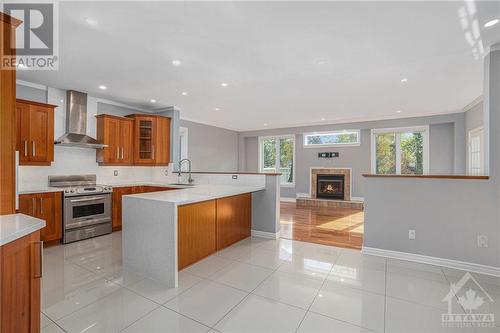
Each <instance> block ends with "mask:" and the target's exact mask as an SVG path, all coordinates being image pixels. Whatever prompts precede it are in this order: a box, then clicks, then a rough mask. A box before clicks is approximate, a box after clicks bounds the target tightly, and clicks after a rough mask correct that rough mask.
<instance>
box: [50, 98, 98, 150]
mask: <svg viewBox="0 0 500 333" xmlns="http://www.w3.org/2000/svg"><path fill="white" fill-rule="evenodd" d="M55 144H56V145H61V146H68V147H80V148H93V149H102V148H105V147H107V145H103V144H101V143H99V142H97V140H96V139H94V138H91V137H90V136H88V135H87V94H85V93H82V92H78V91H74V90H68V91H67V92H66V133H64V135H63V136H61V137H60V138H59V139H57V140H56V141H55Z"/></svg>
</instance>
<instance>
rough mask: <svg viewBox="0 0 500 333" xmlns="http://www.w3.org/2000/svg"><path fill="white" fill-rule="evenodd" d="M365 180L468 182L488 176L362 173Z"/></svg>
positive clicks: (487, 177) (484, 178)
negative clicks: (402, 179)
mask: <svg viewBox="0 0 500 333" xmlns="http://www.w3.org/2000/svg"><path fill="white" fill-rule="evenodd" d="M363 177H366V178H414V179H470V180H487V179H490V176H469V175H377V174H372V173H364V174H363Z"/></svg>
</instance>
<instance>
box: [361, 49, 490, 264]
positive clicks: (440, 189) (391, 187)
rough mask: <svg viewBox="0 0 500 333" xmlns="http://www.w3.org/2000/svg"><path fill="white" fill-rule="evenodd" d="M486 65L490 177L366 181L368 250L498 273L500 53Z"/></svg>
mask: <svg viewBox="0 0 500 333" xmlns="http://www.w3.org/2000/svg"><path fill="white" fill-rule="evenodd" d="M484 60H485V75H484V77H485V84H484V112H483V115H484V118H483V119H484V120H485V121H484V129H485V140H486V146H487V147H489V149H487V150H486V152H489V163H490V164H489V170H490V178H489V179H488V180H452V179H408V178H367V179H366V182H365V234H364V244H363V246H364V247H371V248H377V249H383V250H391V251H398V252H407V253H416V254H421V255H426V256H431V257H438V258H446V259H453V260H459V261H465V262H470V263H475V264H481V265H488V266H493V267H497V269H500V222H499V221H500V208H499V207H500V205H499V204H500V131H498V126H499V125H500V94H499V93H498V92H499V91H500V49H499V48H498V47H497V51H493V52H491V53H490V55H488V56H487V57H485V59H484ZM488 141H489V144H488ZM409 229H415V231H416V239H415V240H409V239H408V230H409ZM478 235H485V236H488V238H489V239H488V247H487V248H478V247H477V236H478Z"/></svg>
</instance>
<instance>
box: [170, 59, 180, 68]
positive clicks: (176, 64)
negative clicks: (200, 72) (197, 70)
mask: <svg viewBox="0 0 500 333" xmlns="http://www.w3.org/2000/svg"><path fill="white" fill-rule="evenodd" d="M172 65H174V66H180V65H181V61H180V60H179V59H174V60H172Z"/></svg>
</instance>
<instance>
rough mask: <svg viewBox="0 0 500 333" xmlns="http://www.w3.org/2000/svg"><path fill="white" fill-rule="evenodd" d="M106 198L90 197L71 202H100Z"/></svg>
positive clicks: (71, 200)
mask: <svg viewBox="0 0 500 333" xmlns="http://www.w3.org/2000/svg"><path fill="white" fill-rule="evenodd" d="M105 199H106V197H89V198H82V199H70V200H69V202H71V203H74V202H88V201H98V200H105Z"/></svg>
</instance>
